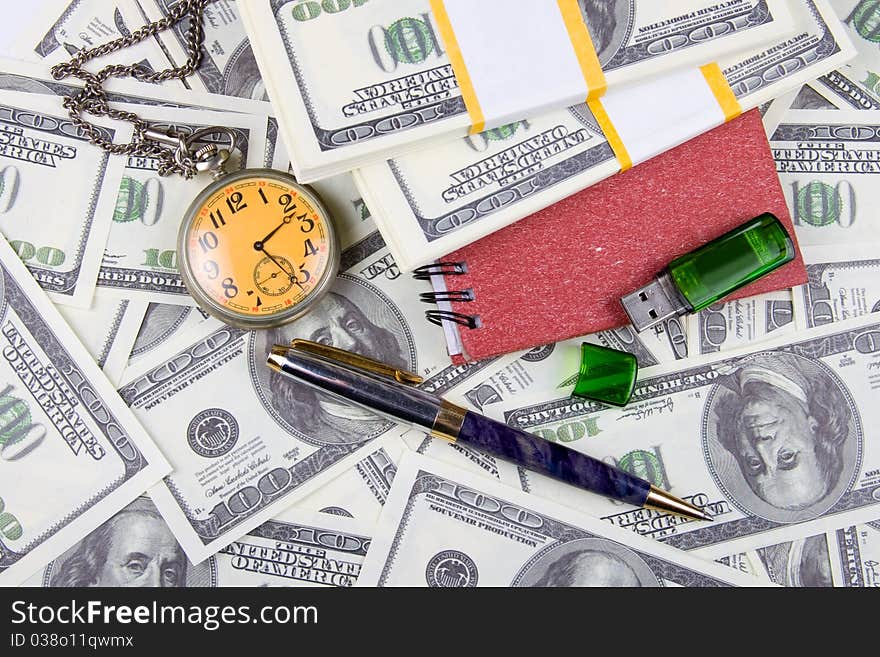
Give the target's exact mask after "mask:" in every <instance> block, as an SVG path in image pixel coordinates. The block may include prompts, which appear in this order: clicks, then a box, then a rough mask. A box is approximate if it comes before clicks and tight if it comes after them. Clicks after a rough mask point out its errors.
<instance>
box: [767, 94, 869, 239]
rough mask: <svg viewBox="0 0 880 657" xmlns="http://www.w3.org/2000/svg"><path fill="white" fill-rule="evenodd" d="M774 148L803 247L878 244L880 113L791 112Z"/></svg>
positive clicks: (775, 136)
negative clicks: (875, 202) (875, 206)
mask: <svg viewBox="0 0 880 657" xmlns="http://www.w3.org/2000/svg"><path fill="white" fill-rule="evenodd" d="M770 146H771V148H772V150H773V157H774V159H775V160H776V169H777V171H778V172H779V179H780V182H781V183H782V188H783V190H784V191H785V195H786V199H787V201H788V205H789V209H790V210H791V213H792V219H793V221H794V225H795V231H796V232H797V237H798V241H799V242H800V244H801V246H815V245H828V244H844V243H857V242H872V241H876V240H877V235H878V234H880V218H878V217H877V216H876V213H874V212H873V210H872V201H873V198H874V195H875V190H876V188H877V182H878V180H880V112H868V111H864V112H856V111H853V110H839V111H837V112H827V111H820V110H792V111H791V112H789V113H788V114H787V115H786V116H785V119H784V120H783V122H782V124H781V125H780V126H779V128H777V130H776V132H774V133H773V136H772V137H771V138H770Z"/></svg>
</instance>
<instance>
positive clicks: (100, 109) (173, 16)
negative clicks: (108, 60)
mask: <svg viewBox="0 0 880 657" xmlns="http://www.w3.org/2000/svg"><path fill="white" fill-rule="evenodd" d="M213 1H214V0H181V1H180V2H178V3H177V4H176V5H174V6H173V7H172V8H171V10H170V11H169V12H168V15H167V16H165V18H162V19H160V20H158V21H155V22H153V23H150V24H148V25H144V26H143V27H141V28H140V29H138V30H135V31H134V32H132V33H131V34H130V35H129V36H123V37H120V38H119V39H116V40H114V41H111V42H109V43H105V44H102V45H100V46H95V47H94V48H90V49H88V50H80V51H79V52H77V53H76V54H75V55H74V56H73V58H71V60H70V61H69V62H65V63H63V64H58V65H56V66H53V67H52V77H53V78H55V79H56V80H63V79H64V78H67V77H75V78H78V79H79V80H82V81H83V83H84V86H83V88H82V89H81V90H80V91H79V92H77V93H76V94H74V95H71V96H67V97H66V98H65V99H64V107H65V108H66V109H67V111H68V113H69V114H70V120H71V121H73V123H74V124H75V125H76V126H77V127H78V128H79V129H80V130H81V131H82V132H83V134H84V135H86V136H87V137H88V140H89V142H90V143H92V144H94V145H96V146H99V147H101V148H103V149H104V150H105V151H107V152H108V153H112V154H114V155H137V156H141V157H150V158H156V159H157V160H159V167H158V173H159V175H160V176H167V175H168V174H170V173H179V174H181V175H182V176H184V177H185V178H187V179H189V178H192V177H193V176H194V175H196V173H197V170H196V165H195V162H194V160H193V159H192V158H191V157H189V156H188V155H187V154H180V153H177V154H176V151H175V150H172V149H170V148H168V147H166V146H163V145H162V144H160V143H159V142H156V141H153V140H151V139H148V138H147V136H146V134H145V133H146V131H147V130H149V128H150V126H149V124H148V123H147V122H146V121H144V120H143V119H141V118H140V117H139V116H138V115H137V114H134V113H132V112H126V111H123V110H118V109H113V108H112V107H110V105H109V104H108V102H107V92H106V90H105V89H104V87H103V85H104V82H105V81H106V80H107V79H108V78H124V77H132V78H135V79H136V80H140V81H141V82H150V83H153V84H158V83H160V82H166V81H168V80H183V79H184V78H186V77H188V76H190V75H192V74H193V72H194V71H195V70H196V69H197V68H198V67H199V65H200V64H201V63H202V43H203V42H204V40H205V30H204V26H203V25H202V14H203V11H204V9H205V7H206V6H207V5H208V4H210V3H211V2H213ZM185 18H189V27H188V28H187V30H186V45H187V60H186V62H185V63H184V64H183V65H182V66H179V67H177V68H169V69H165V70H162V71H151V70H150V69H148V68H145V67H143V66H139V65H137V64H129V65H123V64H110V65H108V66H105V67H104V68H102V69H101V70H100V71H98V72H97V73H90V72H89V71H87V70H86V69H85V68H83V64H85V63H86V62H88V61H91V60H92V59H95V58H98V57H103V56H104V55H108V54H110V53H113V52H116V51H118V50H122V49H123V48H128V47H129V46H133V45H135V44H136V43H140V42H141V41H143V40H144V39H149V38H150V37H154V36H156V35H157V34H158V33H159V32H162V31H164V30H167V29H168V28H170V27H172V26H174V25H176V24H177V23H178V22H180V21H182V20H184V19H185ZM83 114H91V115H93V116H106V117H109V118H111V119H115V120H117V121H126V122H128V123H131V124H133V125H134V134H133V135H132V139H131V142H130V143H128V144H117V143H114V142H112V141H110V140H109V139H106V138H104V137H102V136H101V133H100V131H99V130H98V129H97V127H96V126H94V125H93V124H91V123H89V122H88V121H86V120H85V119H84V118H83Z"/></svg>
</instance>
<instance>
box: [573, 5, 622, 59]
mask: <svg viewBox="0 0 880 657" xmlns="http://www.w3.org/2000/svg"><path fill="white" fill-rule="evenodd" d="M580 6H581V15H582V16H583V18H584V21H585V22H586V24H587V29H588V30H589V32H590V37H591V38H592V40H593V47H594V48H595V49H596V53H597V54H598V55H599V62H600V63H601V64H603V65H604V64H607V63H608V61H609V60H610V59H611V58H612V57H613V56H614V55H615V53H617V50H618V49H619V48H620V46H621V45H623V43H625V42H626V39H627V37H628V32H629V29H630V22H631V21H630V16H631V15H632V13H633V8H632V2H631V0H580Z"/></svg>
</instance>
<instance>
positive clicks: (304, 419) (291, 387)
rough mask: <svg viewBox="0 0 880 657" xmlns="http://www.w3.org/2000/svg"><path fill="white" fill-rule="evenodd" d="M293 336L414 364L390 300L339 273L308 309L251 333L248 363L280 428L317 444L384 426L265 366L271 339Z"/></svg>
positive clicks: (351, 439) (358, 437) (356, 439)
mask: <svg viewBox="0 0 880 657" xmlns="http://www.w3.org/2000/svg"><path fill="white" fill-rule="evenodd" d="M295 338H302V339H305V340H311V341H312V342H319V343H321V344H327V345H332V346H334V347H338V348H340V349H346V350H348V351H353V352H355V353H358V354H361V355H364V356H368V357H370V358H373V359H375V360H380V361H382V362H385V363H389V364H391V365H394V366H396V367H399V368H402V369H407V370H410V371H411V370H413V369H414V367H415V362H414V360H415V357H414V354H415V348H414V345H413V340H412V337H411V334H410V332H409V328H408V326H407V325H406V323H405V320H404V319H403V316H402V315H401V314H400V312H399V311H398V310H397V308H396V306H395V305H394V303H393V302H392V301H391V300H390V299H388V298H386V297H385V296H384V295H383V294H382V293H381V292H380V291H379V290H378V289H376V288H375V287H373V286H372V285H370V284H368V283H365V282H364V281H361V280H358V279H355V278H352V277H347V276H345V275H340V277H339V278H338V279H337V281H336V282H335V283H334V284H333V288H332V291H331V292H329V293H328V294H327V296H326V297H324V299H322V300H321V302H320V303H319V304H318V305H317V306H316V307H315V308H314V309H313V310H311V311H310V312H309V313H308V314H307V315H305V316H304V317H302V318H300V319H298V320H296V321H295V322H293V323H291V324H288V325H286V326H282V327H279V328H276V329H272V330H269V331H258V332H256V333H255V334H254V337H253V339H252V343H251V344H252V347H251V348H252V361H251V363H252V364H254V363H256V364H257V365H258V367H252V373H253V376H254V377H255V385H256V386H257V389H258V392H259V393H260V398H261V399H262V400H263V403H264V405H266V404H267V403H268V408H267V410H269V411H270V413H271V414H272V416H273V417H274V418H275V419H276V421H278V422H279V423H280V424H281V425H282V426H283V427H285V429H288V430H291V431H293V432H295V433H296V434H298V435H299V436H301V437H302V438H303V439H305V440H306V441H308V442H312V443H315V444H322V445H332V444H356V443H360V442H363V441H365V440H368V439H370V438H373V437H375V436H377V435H379V434H380V433H382V432H384V431H387V430H388V428H389V427H390V426H391V425H390V423H389V422H388V421H387V420H384V419H382V418H380V417H379V416H377V415H374V414H373V413H369V412H367V411H365V410H362V409H360V408H357V407H355V406H352V405H350V404H344V403H342V402H340V401H337V400H335V399H333V398H331V397H329V396H328V395H324V394H321V393H319V392H317V391H315V390H314V389H312V388H310V387H308V386H306V385H303V384H300V383H296V382H295V381H291V380H290V379H289V378H288V377H285V376H283V375H281V374H278V373H277V372H275V371H273V370H271V369H270V368H268V367H265V365H264V364H265V362H266V354H268V353H269V350H270V349H271V348H272V345H274V344H289V343H290V342H291V341H292V340H293V339H295Z"/></svg>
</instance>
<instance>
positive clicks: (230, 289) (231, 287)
mask: <svg viewBox="0 0 880 657" xmlns="http://www.w3.org/2000/svg"><path fill="white" fill-rule="evenodd" d="M223 294H225V295H226V298H227V299H234V298H235V297H236V296H237V295H238V288H237V287H236V286H235V282H234V281H233V280H232V279H231V278H224V279H223Z"/></svg>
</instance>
